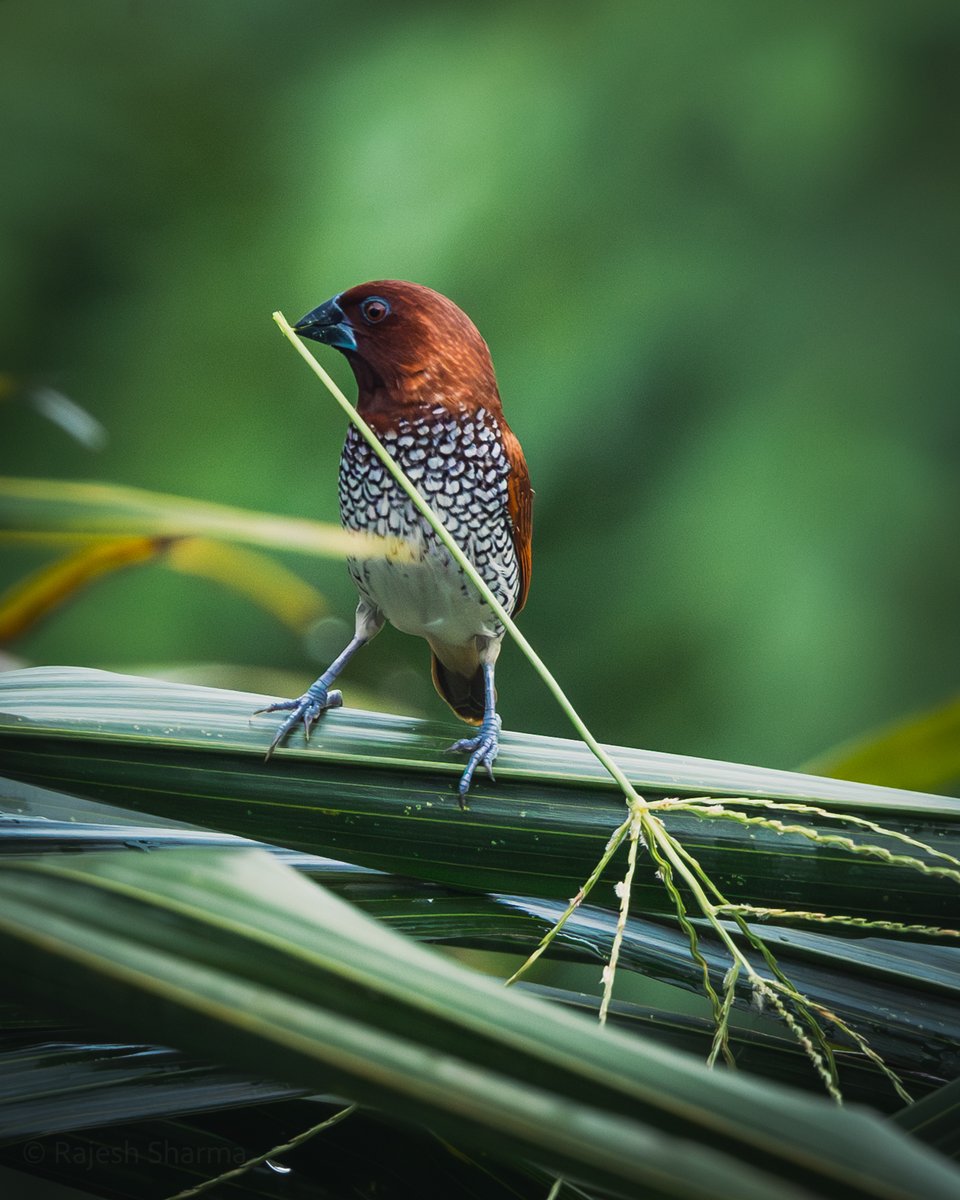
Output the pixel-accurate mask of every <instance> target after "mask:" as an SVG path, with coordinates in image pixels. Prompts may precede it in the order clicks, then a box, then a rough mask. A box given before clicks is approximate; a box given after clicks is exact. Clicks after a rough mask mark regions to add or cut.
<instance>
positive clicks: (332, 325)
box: [293, 296, 357, 350]
mask: <svg viewBox="0 0 960 1200" xmlns="http://www.w3.org/2000/svg"><path fill="white" fill-rule="evenodd" d="M338 299H339V297H338V296H334V298H333V299H332V300H328V301H327V302H326V304H321V305H320V307H319V308H315V309H313V311H312V312H308V313H307V315H306V316H305V317H301V318H300V320H299V321H298V322H297V323H296V325H294V327H293V331H294V333H299V334H300V336H301V337H305V338H311V339H312V340H313V341H315V342H323V343H324V345H326V346H336V348H337V349H338V350H356V348H357V339H356V337H355V336H354V333H353V326H352V325H351V324H350V322H349V321H348V320H347V316H346V313H344V311H343V309H342V308H341V307H340V305H339V304H338V303H337V301H338Z"/></svg>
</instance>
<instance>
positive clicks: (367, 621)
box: [254, 600, 383, 761]
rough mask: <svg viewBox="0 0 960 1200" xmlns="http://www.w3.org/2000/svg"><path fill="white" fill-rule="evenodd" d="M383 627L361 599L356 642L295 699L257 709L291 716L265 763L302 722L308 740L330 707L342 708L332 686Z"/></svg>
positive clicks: (283, 723) (378, 616)
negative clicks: (358, 652)
mask: <svg viewBox="0 0 960 1200" xmlns="http://www.w3.org/2000/svg"><path fill="white" fill-rule="evenodd" d="M382 627H383V616H382V614H381V613H380V612H379V611H378V610H377V609H375V608H374V607H373V606H372V605H370V604H368V603H367V602H366V601H365V600H361V601H360V603H359V605H358V606H357V626H356V633H355V635H354V637H353V639H352V640H351V642H350V644H349V646H347V648H346V649H345V650H344V651H343V652H342V654H339V655H338V656H337V657H336V658H335V659H334V660H333V662H332V663H331V664H330V666H329V667H327V669H326V670H325V671H324V673H323V674H322V675H321V676H320V678H319V679H317V680H316V681H315V682H314V683H312V684H311V685H310V686H309V687H308V688H307V690H306V691H305V692H304V693H303V695H302V696H298V697H297V699H296V700H278V701H277V702H276V703H275V704H268V705H267V707H266V708H258V709H257V713H271V712H286V713H289V714H290V715H289V716H288V717H286V718H285V719H284V720H283V721H281V723H280V727H279V729H278V730H277V732H276V734H275V735H274V738H273V741H272V742H271V743H270V748H269V749H268V750H267V753H266V755H265V756H264V761H266V760H267V759H269V758H270V756H271V755H272V754H273V752H274V750H276V748H277V747H278V746H279V745H280V743H281V742H282V741H283V739H284V738H285V737H286V736H287V734H288V733H289V732H290V730H291V729H293V728H294V726H296V725H298V724H299V723H300V722H301V721H302V722H303V733H304V738H305V740H306V741H309V740H310V733H311V730H312V729H313V727H314V725H316V723H317V721H318V720H319V719H320V716H321V715H322V714H323V713H324V712H326V710H327V709H328V708H339V707H340V706H341V705H342V704H343V693H342V692H341V691H339V690H338V689H334V690H333V691H331V690H330V685H331V684H332V683H333V681H334V680H335V679H336V678H337V676H338V675H339V674H340V672H341V671H342V670H343V668H344V667H345V666H346V665H347V663H348V662H349V661H350V659H351V658H353V656H354V655H355V654H356V652H357V651H358V650H359V649H360V647H361V646H365V645H366V644H367V642H369V641H370V639H371V638H372V637H375V636H376V634H378V633H379V632H380V629H381V628H382ZM254 715H256V713H255V714H254Z"/></svg>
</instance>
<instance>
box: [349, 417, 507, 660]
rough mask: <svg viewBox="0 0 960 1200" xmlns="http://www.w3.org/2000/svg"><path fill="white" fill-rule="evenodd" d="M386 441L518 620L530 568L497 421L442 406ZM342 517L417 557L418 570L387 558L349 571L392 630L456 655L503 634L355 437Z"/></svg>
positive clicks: (395, 429) (403, 422) (391, 432)
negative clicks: (516, 532) (407, 546)
mask: <svg viewBox="0 0 960 1200" xmlns="http://www.w3.org/2000/svg"><path fill="white" fill-rule="evenodd" d="M380 438H381V441H382V442H383V445H384V447H385V448H386V449H387V451H388V452H389V453H390V455H391V456H392V457H393V458H394V459H396V461H397V462H398V463H399V464H400V465H401V466H402V467H403V469H404V471H405V472H406V473H407V475H408V476H409V477H410V479H411V480H412V482H413V483H415V484H416V486H417V488H418V489H419V490H420V492H421V494H422V495H423V496H424V497H425V498H426V500H427V501H428V503H429V504H430V506H431V507H432V508H433V510H434V511H435V512H436V513H437V515H438V516H439V517H440V519H441V520H442V521H443V523H444V525H445V526H446V527H447V529H448V530H449V531H450V533H451V535H452V536H453V537H454V538H455V540H456V541H457V543H458V545H459V546H460V547H461V549H463V551H464V552H465V553H466V555H467V557H468V558H469V559H470V561H471V562H472V563H473V564H474V566H475V567H476V568H477V570H478V571H479V572H480V575H481V576H482V577H483V579H484V580H485V582H486V583H487V584H489V586H490V587H491V588H492V590H493V593H494V595H495V596H496V597H497V599H498V600H499V601H500V602H501V604H503V606H504V607H505V608H506V609H507V611H508V612H512V611H513V609H514V607H515V606H516V603H517V597H518V595H519V588H520V567H519V562H518V560H517V554H516V550H515V548H514V541H513V527H512V522H511V518H510V512H509V508H508V489H507V481H508V478H509V475H510V464H509V462H508V461H507V457H506V454H505V452H504V447H503V438H502V435H501V432H500V426H499V423H498V422H497V419H496V417H495V416H493V415H492V414H490V413H488V412H486V410H484V409H478V410H476V411H475V412H474V413H471V414H470V415H469V416H454V415H452V414H451V413H450V412H449V411H448V410H447V409H445V408H443V407H442V406H437V407H434V408H430V409H426V410H421V411H420V412H418V413H417V414H416V415H415V416H412V417H401V418H399V419H398V420H397V421H396V422H395V423H394V424H393V425H392V426H391V428H389V429H388V430H387V431H385V432H383V433H381V434H380ZM340 516H341V520H342V522H343V524H344V525H345V526H346V528H348V529H354V530H359V531H364V532H368V533H376V534H380V535H381V536H384V537H391V538H403V539H404V540H406V541H408V542H410V543H411V544H412V546H413V547H414V550H415V552H416V554H417V561H416V562H414V563H409V562H406V563H400V562H396V561H391V560H389V559H383V558H381V559H374V558H371V559H358V560H351V561H350V563H349V567H350V574H351V575H352V576H353V579H354V582H355V583H356V584H357V587H358V588H359V589H360V591H361V592H362V593H363V594H364V595H365V596H366V597H367V598H368V599H369V600H371V601H372V602H373V603H374V604H376V606H377V607H378V608H379V609H380V610H381V612H382V613H383V614H384V616H385V617H386V618H387V620H389V621H390V622H391V624H393V625H395V626H396V627H397V628H398V629H402V630H403V631H404V632H406V633H412V634H416V635H418V636H420V637H429V638H430V639H431V640H432V641H438V642H446V643H448V644H451V645H452V644H463V643H464V642H466V641H467V640H468V639H469V638H471V637H475V636H477V635H478V634H479V635H486V636H498V635H499V634H500V632H502V631H501V629H500V627H499V624H498V623H497V622H496V620H495V619H494V617H493V615H492V614H491V613H490V611H489V609H488V608H487V606H486V605H484V604H483V603H482V601H481V600H480V598H479V596H478V595H477V593H476V590H475V589H474V588H473V587H472V586H471V585H470V584H469V582H468V581H467V580H466V579H465V577H464V575H463V572H462V571H461V570H460V568H459V567H457V566H456V564H455V563H453V562H452V560H451V558H450V555H449V552H448V551H447V550H446V549H445V548H444V547H443V546H442V545H441V543H440V542H439V539H438V538H437V536H436V534H435V533H434V531H433V530H432V529H431V528H430V526H429V525H428V524H427V522H426V521H425V520H424V518H423V517H422V516H421V515H420V513H419V512H417V510H416V508H415V507H414V505H413V502H412V501H411V500H410V498H409V497H408V496H407V495H406V494H405V493H404V492H403V491H402V490H401V488H400V486H399V484H397V483H396V481H395V480H394V479H393V477H392V476H391V475H390V473H389V472H388V471H387V469H386V467H385V466H384V465H383V463H382V462H381V461H380V460H379V458H377V456H376V455H375V454H374V453H373V451H372V450H371V448H370V447H369V446H368V445H367V443H366V441H364V439H363V437H362V436H361V435H360V434H359V433H358V432H357V430H356V429H355V428H353V427H351V428H350V430H349V432H348V434H347V440H346V443H345V444H344V447H343V454H342V456H341V459H340Z"/></svg>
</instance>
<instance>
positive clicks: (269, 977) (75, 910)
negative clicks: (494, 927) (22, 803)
mask: <svg viewBox="0 0 960 1200" xmlns="http://www.w3.org/2000/svg"><path fill="white" fill-rule="evenodd" d="M0 953H2V954H3V956H4V958H5V959H6V960H7V961H8V962H10V961H16V963H17V971H16V973H15V974H10V973H8V976H7V977H8V980H9V981H10V984H9V986H10V987H11V988H12V989H13V990H14V991H17V992H21V993H22V994H23V995H25V996H26V995H30V994H40V995H43V996H46V997H48V998H49V997H50V996H51V993H52V990H53V989H56V993H55V994H56V998H57V1002H58V1003H60V1004H61V1005H62V1006H63V1007H64V1009H67V1010H75V1011H78V1012H79V1011H83V1012H84V1013H85V1014H86V1015H87V1016H89V1017H94V1018H96V1019H98V1020H101V1021H103V1020H109V1022H110V1023H111V1025H112V1026H113V1027H115V1028H118V1029H119V1028H124V1029H129V1030H130V1031H131V1032H132V1033H133V1034H134V1035H135V1036H142V1033H143V1030H144V1029H148V1030H149V1031H150V1033H151V1035H152V1036H154V1037H156V1036H159V1037H161V1038H162V1039H163V1040H164V1041H166V1042H169V1043H170V1044H172V1045H176V1046H178V1047H179V1048H181V1049H184V1050H186V1051H188V1052H189V1051H193V1052H194V1053H200V1052H202V1053H204V1054H209V1055H213V1056H215V1057H216V1058H218V1059H219V1060H220V1061H222V1062H223V1063H224V1064H225V1065H227V1066H230V1067H232V1068H236V1069H238V1070H243V1071H252V1072H255V1073H262V1074H263V1075H267V1076H273V1077H275V1078H278V1079H280V1080H284V1081H287V1082H290V1083H293V1084H300V1085H302V1086H306V1087H311V1088H314V1089H316V1090H327V1089H330V1088H333V1089H336V1090H339V1091H342V1092H343V1093H345V1094H347V1095H350V1096H353V1097H355V1098H357V1099H359V1100H362V1101H365V1102H368V1103H373V1104H376V1105H378V1106H380V1107H383V1108H384V1109H385V1110H387V1111H397V1112H401V1113H402V1114H403V1115H404V1117H405V1118H408V1119H416V1120H421V1121H424V1122H425V1123H428V1124H429V1125H430V1126H431V1127H432V1128H435V1129H437V1130H438V1131H439V1132H441V1133H447V1134H448V1135H452V1136H455V1137H463V1138H465V1139H467V1140H470V1141H471V1142H474V1143H477V1144H481V1145H484V1144H486V1145H488V1146H489V1145H491V1144H493V1145H495V1146H496V1147H497V1148H498V1152H500V1153H510V1152H513V1153H520V1154H523V1155H526V1156H531V1157H534V1158H536V1159H538V1160H540V1161H543V1162H545V1163H549V1164H550V1165H552V1166H553V1167H554V1169H557V1170H561V1171H569V1172H573V1173H575V1174H576V1175H578V1176H579V1177H581V1178H588V1179H595V1180H596V1181H597V1182H598V1183H600V1184H604V1183H609V1184H611V1185H613V1186H615V1187H623V1186H624V1185H626V1184H629V1185H630V1186H641V1187H643V1188H644V1189H645V1190H646V1194H648V1195H673V1194H676V1193H678V1192H679V1193H681V1194H684V1195H686V1196H704V1197H710V1198H711V1200H712V1198H715V1197H724V1196H731V1197H733V1196H736V1197H738V1198H740V1197H751V1196H757V1197H760V1196H763V1197H770V1196H773V1195H774V1194H776V1195H779V1196H794V1195H796V1196H799V1195H843V1196H878V1197H879V1196H883V1197H904V1198H906V1197H912V1196H914V1195H916V1194H917V1192H918V1191H919V1192H920V1193H921V1194H924V1195H926V1196H934V1197H936V1196H943V1197H947V1196H951V1197H952V1196H953V1195H955V1194H956V1189H957V1188H958V1187H960V1174H958V1173H956V1172H955V1171H954V1170H952V1169H951V1168H948V1167H947V1166H946V1165H945V1164H944V1163H942V1162H941V1161H939V1160H937V1159H936V1158H935V1157H934V1156H932V1155H930V1154H928V1153H925V1152H923V1151H921V1150H920V1149H919V1148H918V1147H916V1146H915V1145H913V1144H912V1143H910V1142H909V1141H908V1140H906V1139H904V1138H902V1137H898V1136H896V1135H895V1134H893V1133H891V1132H884V1133H881V1127H880V1126H879V1125H878V1123H877V1121H876V1120H875V1119H873V1118H870V1117H868V1116H866V1115H864V1114H862V1113H857V1112H854V1111H841V1110H837V1109H836V1108H834V1107H833V1106H832V1105H830V1104H829V1103H827V1102H826V1101H813V1100H806V1099H802V1098H800V1097H799V1096H798V1095H797V1094H795V1093H791V1092H789V1091H787V1090H785V1089H782V1088H775V1087H771V1086H770V1085H768V1084H760V1083H758V1082H756V1081H752V1080H747V1079H745V1078H742V1077H735V1076H732V1075H730V1074H720V1073H711V1072H709V1071H707V1070H705V1069H704V1068H703V1066H702V1065H700V1064H699V1063H698V1062H696V1060H694V1059H691V1058H688V1057H687V1056H685V1055H682V1054H679V1053H678V1052H676V1051H669V1050H666V1049H664V1048H662V1047H655V1046H652V1045H650V1044H649V1043H648V1042H647V1040H646V1039H644V1038H642V1037H639V1036H632V1037H628V1036H626V1035H624V1034H622V1033H618V1032H617V1031H615V1030H605V1031H601V1030H599V1029H597V1028H596V1027H595V1026H594V1025H593V1024H592V1023H591V1022H589V1021H587V1020H584V1019H582V1018H578V1017H577V1016H576V1015H574V1014H569V1013H565V1012H562V1011H558V1010H557V1009H556V1008H555V1007H550V1006H547V1005H544V1004H543V1003H541V1002H538V1001H537V1000H535V999H532V998H530V997H526V996H521V995H516V994H512V993H510V992H506V991H504V990H503V989H502V988H501V987H499V986H497V985H496V984H495V983H493V982H492V981H488V980H486V979H483V978H479V977H477V976H476V975H474V974H473V973H472V972H469V971H467V970H465V969H464V968H462V967H459V966H457V965H456V964H454V963H450V962H447V961H446V960H444V959H442V958H439V957H438V956H436V955H435V954H432V953H430V952H429V951H426V950H424V949H422V948H419V947H416V946H415V945H413V944H411V943H410V942H409V941H408V940H406V939H403V938H400V937H398V936H397V935H395V934H393V933H391V932H390V931H389V930H387V929H384V928H383V927H382V926H381V925H378V924H376V923H374V922H372V921H370V920H369V919H368V918H365V917H364V916H362V915H361V914H360V913H358V912H357V911H356V910H354V909H352V908H350V907H349V906H347V905H345V904H344V903H343V902H342V901H339V900H337V899H336V898H335V897H333V896H332V895H330V894H329V893H327V892H325V891H324V890H322V889H320V888H318V887H316V886H314V885H312V884H310V883H309V882H308V881H306V880H304V879H302V878H300V877H298V876H297V875H296V873H294V872H293V871H291V870H290V869H289V868H287V867H285V866H283V865H281V864H280V863H278V862H276V861H274V860H273V859H272V858H271V857H270V856H269V855H268V854H266V853H265V852H264V851H260V850H246V849H243V850H237V849H220V850H201V849H183V850H171V851H169V852H166V853H162V854H148V855H142V854H115V853H103V854H89V855H87V854H78V855H76V856H74V857H71V858H68V859H65V858H63V856H52V855H51V856H44V857H41V858H38V859H22V858H17V859H11V860H7V861H6V862H5V863H3V864H2V866H0Z"/></svg>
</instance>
